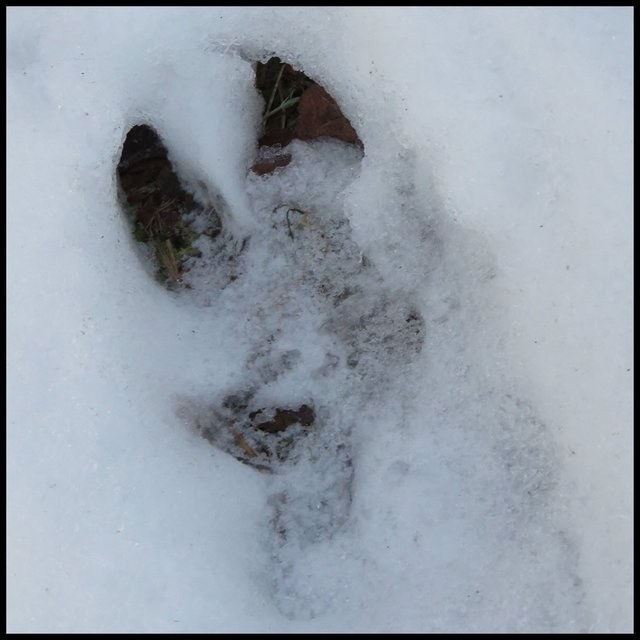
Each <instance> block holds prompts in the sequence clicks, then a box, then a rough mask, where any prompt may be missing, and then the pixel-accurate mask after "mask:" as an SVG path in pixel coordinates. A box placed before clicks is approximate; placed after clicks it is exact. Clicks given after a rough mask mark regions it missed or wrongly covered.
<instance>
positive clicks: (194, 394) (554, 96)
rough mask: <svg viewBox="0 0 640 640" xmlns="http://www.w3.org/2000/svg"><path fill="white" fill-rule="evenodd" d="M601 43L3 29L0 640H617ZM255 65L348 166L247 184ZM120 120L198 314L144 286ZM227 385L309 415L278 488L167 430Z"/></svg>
mask: <svg viewBox="0 0 640 640" xmlns="http://www.w3.org/2000/svg"><path fill="white" fill-rule="evenodd" d="M632 19H633V13H632V9H629V8H610V9H605V8H558V9H551V8H526V9H525V8H511V9H504V8H484V9H474V8H459V9H442V8H373V7H369V8H337V7H332V8H328V7H325V8H310V7H287V8H280V9H278V8H246V7H245V8H224V7H211V8H166V9H160V8H155V9H150V8H122V7H120V8H85V9H82V8H9V9H8V10H7V191H8V193H7V269H8V275H7V306H8V313H7V372H8V386H7V400H8V415H7V426H8V429H7V483H8V491H7V630H8V631H12V632H225V631H227V632H229V631H250V632H300V631H303V632H304V631H306V632H335V631H345V632H365V631H374V632H437V631H446V632H465V631H471V632H473V631H481V632H507V631H521V632H523V631H524V632H534V631H543V632H579V631H590V632H596V631H601V632H602V631H603V632H628V631H631V630H632V629H633V608H632V599H633V590H632V565H633V548H632V518H633V506H632V497H633V493H632V444H633V430H632V425H633V423H632V411H633V394H632V376H633V361H632V349H633V333H632V285H633V275H632V267H633V260H632V250H633V246H632V235H633V187H632V185H633V177H632V176H633V157H632V149H633V124H632V114H633V89H632V86H633V63H632V50H633V27H632ZM273 54H276V55H279V56H280V57H281V58H283V59H286V60H288V61H290V62H291V63H292V64H294V65H295V66H297V67H298V68H301V69H303V70H304V71H305V72H306V73H307V74H308V75H309V76H311V77H313V78H314V79H315V80H317V81H318V82H320V83H321V84H322V85H323V86H324V87H325V88H326V89H327V90H328V91H329V92H330V93H331V94H332V95H333V96H334V97H335V98H336V99H337V100H338V102H339V104H340V105H341V107H342V109H343V111H344V113H345V114H346V115H347V116H348V117H349V119H350V120H351V122H352V124H353V125H354V127H355V128H356V129H357V131H358V133H359V135H360V138H361V140H362V141H363V143H364V153H363V154H361V153H360V152H359V151H358V150H356V149H354V148H351V147H348V146H347V145H345V144H343V143H341V142H338V141H331V140H328V141H318V142H313V143H302V142H296V143H293V144H292V146H291V153H292V162H291V164H290V165H289V166H288V167H285V168H283V169H278V170H277V171H276V172H275V173H274V174H273V175H268V176H263V177H257V176H255V175H253V174H251V173H250V172H249V171H248V169H249V167H250V165H251V163H252V162H253V160H254V158H255V154H256V143H255V140H256V136H257V133H258V128H259V119H260V113H261V108H262V103H261V98H260V97H259V95H258V94H257V92H256V90H255V88H254V85H253V82H254V80H253V79H254V69H253V64H254V63H255V61H256V60H266V59H267V58H268V57H269V56H271V55H273ZM141 123H146V124H150V125H152V126H153V127H154V128H155V129H156V130H157V131H158V132H159V133H160V134H161V136H162V139H163V140H164V142H165V144H166V146H167V148H168V149H169V152H170V158H171V161H172V162H173V164H174V166H175V167H176V169H177V171H178V173H179V174H180V176H181V178H183V180H184V181H185V182H186V183H187V184H188V185H190V187H191V188H192V189H193V190H194V192H196V194H199V195H200V196H201V197H207V196H209V197H212V198H215V199H216V201H217V202H219V203H221V202H224V208H223V210H222V211H221V214H222V217H223V225H224V229H225V231H224V233H223V236H221V237H220V239H219V242H220V243H226V244H227V246H228V247H232V248H234V250H237V251H238V252H240V253H239V256H240V258H239V270H238V273H237V278H236V279H235V280H234V281H233V282H232V283H230V284H228V286H223V285H222V284H221V279H220V277H218V276H217V275H216V273H207V270H206V267H203V268H202V269H201V270H200V271H199V270H198V268H195V267H194V270H193V272H192V277H193V278H194V288H193V289H192V290H190V291H184V292H169V291H167V290H166V289H165V288H163V287H162V286H161V285H160V284H159V283H158V282H156V281H155V280H154V279H153V278H152V277H150V275H149V273H148V269H146V268H145V265H144V262H143V260H142V259H141V256H140V252H139V251H138V250H137V247H136V242H135V241H134V239H133V237H132V234H131V228H130V225H129V222H128V221H127V219H126V218H125V216H124V215H123V212H122V210H121V208H120V204H119V199H118V185H117V180H116V171H115V169H116V165H117V163H118V161H119V158H120V153H121V150H122V144H123V141H124V138H125V136H126V134H127V132H128V130H129V129H130V128H131V127H132V126H133V125H135V124H141ZM281 205H283V206H285V205H286V207H296V208H300V209H303V210H305V211H306V212H308V214H307V216H306V217H305V218H304V219H303V218H302V216H301V214H298V213H296V212H293V213H291V222H292V223H293V227H292V231H293V235H294V237H293V238H291V237H290V235H289V234H288V228H287V224H286V220H285V211H286V208H284V209H283V208H278V207H280V206H281ZM240 248H242V251H240ZM212 251H213V249H212ZM206 255H207V254H206V251H205V257H206ZM336 296H338V297H336ZM411 314H414V315H415V317H421V318H422V319H423V322H422V324H420V325H419V326H417V328H416V331H415V332H411V331H408V329H407V326H409V325H407V326H405V324H406V323H408V320H407V318H408V317H409V316H410V315H411ZM411 317H414V316H411ZM412 326H413V325H412ZM414 333H415V335H414ZM416 336H417V337H416ZM412 340H413V342H412ZM278 363H280V364H278ZM282 363H285V364H282ZM278 367H279V368H278ZM247 389H252V390H253V391H254V392H255V394H256V398H258V399H259V401H260V402H264V403H267V402H271V403H272V405H273V406H275V405H276V404H277V403H279V402H280V403H282V402H288V403H298V404H299V403H301V402H306V401H311V402H312V403H313V404H314V405H315V407H316V411H317V414H318V417H319V419H318V424H317V425H316V427H315V429H316V431H315V432H314V433H312V434H311V435H309V436H306V437H305V438H304V439H303V440H301V442H300V445H299V448H296V454H295V455H293V456H292V457H291V459H289V460H287V461H286V463H285V464H283V465H282V468H281V469H280V470H279V471H277V472H276V473H274V474H264V473H260V472H259V471H257V470H255V469H253V468H251V467H249V466H246V465H243V464H241V463H240V462H239V461H237V460H236V459H234V458H233V457H232V456H231V455H229V454H228V453H226V452H225V451H224V450H222V449H219V448H216V447H214V446H212V445H211V444H210V443H209V442H207V441H206V440H204V439H202V438H201V437H199V436H198V435H197V433H196V432H195V430H194V428H193V421H194V420H207V419H210V418H208V417H207V416H211V415H213V414H212V413H211V412H213V413H215V410H216V406H217V405H218V404H219V403H220V402H221V399H222V398H223V396H225V394H229V393H232V392H235V391H238V390H247ZM274 403H275V404H274ZM283 531H284V533H283Z"/></svg>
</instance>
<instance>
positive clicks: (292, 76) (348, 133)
mask: <svg viewBox="0 0 640 640" xmlns="http://www.w3.org/2000/svg"><path fill="white" fill-rule="evenodd" d="M256 87H257V89H258V91H259V92H260V93H261V94H262V97H263V98H264V101H265V108H264V112H263V116H262V133H261V135H260V137H259V139H258V146H259V147H260V148H267V149H279V148H280V149H281V148H284V147H286V146H287V145H288V144H289V143H290V142H291V141H292V140H294V139H298V140H316V139H318V138H336V139H338V140H342V141H344V142H348V143H350V144H356V145H359V146H360V147H362V142H361V141H360V138H359V137H358V134H357V133H356V130H355V129H354V128H353V126H352V125H351V123H350V122H349V120H348V119H347V118H346V117H345V116H344V114H343V113H342V111H341V110H340V107H339V106H338V103H337V102H336V101H335V99H334V98H333V97H332V96H331V95H329V93H328V92H327V91H326V89H324V88H323V87H321V86H320V85H319V84H317V83H316V82H314V81H313V80H312V79H311V78H309V77H308V76H307V75H305V74H304V73H303V72H302V71H298V70H297V69H294V68H293V67H292V66H291V65H290V64H288V63H285V62H282V61H281V60H280V58H277V57H274V58H271V59H270V60H268V61H267V62H266V63H260V62H258V63H257V66H256ZM290 161H291V156H290V155H289V154H281V155H276V156H275V157H271V158H269V159H267V160H264V159H259V160H258V161H257V162H256V163H255V164H254V165H253V166H252V167H251V170H252V171H253V172H254V173H256V174H258V175H264V174H267V173H271V172H272V171H274V170H275V169H277V168H278V167H284V166H286V165H287V164H289V162H290Z"/></svg>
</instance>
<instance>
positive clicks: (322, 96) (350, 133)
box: [296, 84, 361, 144]
mask: <svg viewBox="0 0 640 640" xmlns="http://www.w3.org/2000/svg"><path fill="white" fill-rule="evenodd" d="M298 108H299V116H298V124H297V126H296V137H297V138H300V140H313V139H315V138H321V137H324V136H326V137H331V138H338V140H344V141H345V142H351V143H360V139H359V138H358V134H357V133H356V131H355V129H354V128H353V127H352V126H351V123H350V122H349V120H347V118H345V117H344V115H343V114H342V111H340V107H338V104H337V102H336V101H335V100H334V99H333V98H332V97H331V96H330V95H329V94H328V93H327V92H326V91H325V90H324V89H323V88H322V87H321V86H320V85H317V84H316V85H313V86H311V87H309V88H308V89H306V90H305V92H304V93H303V94H302V96H301V97H300V102H299V104H298ZM360 144H361V143H360Z"/></svg>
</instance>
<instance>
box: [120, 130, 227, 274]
mask: <svg viewBox="0 0 640 640" xmlns="http://www.w3.org/2000/svg"><path fill="white" fill-rule="evenodd" d="M117 173H118V179H119V183H120V187H121V188H122V191H123V193H124V199H125V210H126V211H127V213H128V214H129V216H130V217H131V218H132V220H133V224H134V236H135V238H136V240H137V241H138V242H143V243H148V244H149V245H151V246H152V247H153V248H154V249H155V256H156V260H157V266H158V271H157V276H158V278H159V279H160V280H161V281H164V282H165V284H169V285H170V284H171V283H177V282H180V281H181V279H182V275H183V271H184V262H185V261H186V259H187V258H189V257H192V256H198V255H199V253H200V252H199V251H198V249H195V248H194V247H193V242H194V240H196V239H197V238H198V236H199V234H198V233H196V232H195V231H194V229H193V228H192V227H191V226H190V225H189V224H188V222H187V221H186V220H185V216H186V215H187V214H191V213H194V212H198V211H202V209H203V208H202V206H201V205H200V204H199V203H198V202H196V200H195V199H194V197H193V196H192V195H191V194H190V193H189V192H187V191H186V190H185V189H184V187H183V186H182V184H181V183H180V180H179V178H178V176H177V174H176V172H175V171H174V169H173V166H172V164H171V162H170V160H169V154H168V151H167V149H166V147H165V146H164V144H163V142H162V140H161V139H160V137H159V136H158V134H157V133H156V132H155V131H154V130H153V129H152V128H151V127H150V126H148V125H145V124H141V125H136V126H134V127H132V128H131V129H130V131H129V133H128V134H127V137H126V139H125V141H124V145H123V148H122V156H121V158H120V162H119V164H118V167H117ZM213 226H214V229H213V235H215V234H217V233H219V232H220V227H221V225H220V219H219V218H218V217H217V216H216V219H215V223H214V225H213Z"/></svg>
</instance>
